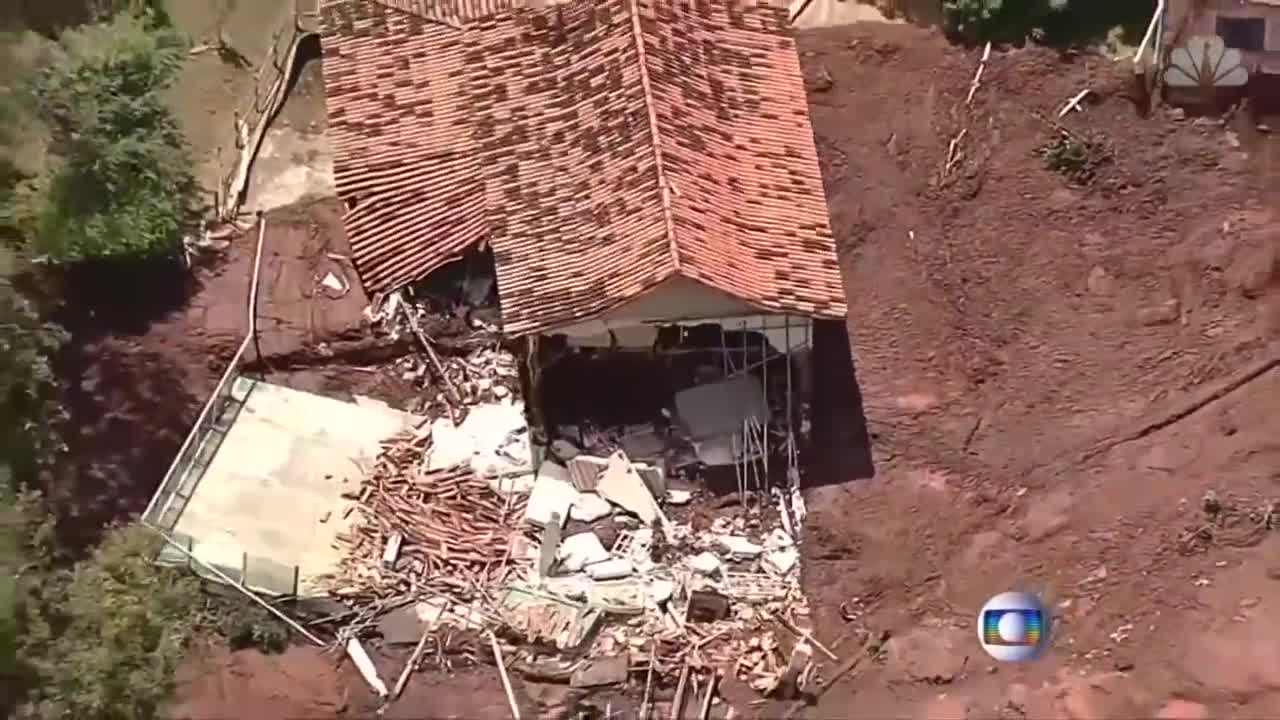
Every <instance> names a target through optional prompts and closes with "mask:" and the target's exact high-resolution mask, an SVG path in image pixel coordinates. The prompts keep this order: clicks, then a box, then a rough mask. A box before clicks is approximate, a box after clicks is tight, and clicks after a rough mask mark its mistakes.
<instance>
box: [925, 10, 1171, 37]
mask: <svg viewBox="0 0 1280 720" xmlns="http://www.w3.org/2000/svg"><path fill="white" fill-rule="evenodd" d="M1155 6H1156V3H1155V0H1129V1H1122V0H943V3H942V7H943V18H944V23H945V25H946V28H947V31H948V32H949V33H950V34H951V35H952V36H954V37H958V38H960V39H963V40H967V41H969V42H982V41H987V40H989V41H992V42H1010V43H1017V42H1021V41H1023V40H1025V39H1026V38H1028V37H1034V38H1036V39H1037V40H1039V41H1042V42H1045V43H1047V44H1050V45H1057V46H1080V45H1090V44H1094V43H1098V42H1101V41H1103V40H1104V39H1105V38H1106V37H1107V34H1108V33H1109V32H1111V31H1112V30H1114V29H1115V28H1117V27H1118V28H1120V29H1121V31H1122V32H1121V36H1122V37H1123V38H1124V39H1125V40H1126V41H1127V42H1130V43H1136V42H1137V41H1138V39H1139V38H1141V36H1142V33H1143V31H1144V30H1146V26H1147V23H1148V22H1149V21H1150V20H1151V16H1152V14H1153V13H1154V12H1155Z"/></svg>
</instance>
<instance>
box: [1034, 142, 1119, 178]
mask: <svg viewBox="0 0 1280 720" xmlns="http://www.w3.org/2000/svg"><path fill="white" fill-rule="evenodd" d="M1040 156H1041V157H1042V158H1044V164H1045V167H1047V168H1049V169H1050V170H1053V171H1054V172H1056V173H1059V174H1061V175H1063V176H1064V177H1066V178H1067V180H1069V181H1071V182H1073V183H1075V184H1077V185H1088V184H1089V183H1091V182H1093V179H1094V178H1095V177H1097V175H1098V170H1099V169H1100V168H1101V167H1102V166H1104V165H1107V164H1108V163H1110V162H1111V161H1112V159H1113V158H1114V154H1113V151H1112V149H1111V144H1110V143H1108V142H1107V141H1106V139H1104V138H1102V137H1100V136H1097V135H1086V136H1080V135H1076V134H1068V133H1066V132H1059V133H1058V135H1057V136H1056V137H1055V138H1054V139H1053V140H1051V141H1049V142H1048V143H1047V144H1046V145H1045V146H1044V147H1042V148H1041V149H1040Z"/></svg>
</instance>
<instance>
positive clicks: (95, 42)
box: [13, 12, 194, 263]
mask: <svg viewBox="0 0 1280 720" xmlns="http://www.w3.org/2000/svg"><path fill="white" fill-rule="evenodd" d="M185 57H186V54H185V51H184V44H183V42H182V41H181V39H180V38H179V36H178V35H177V34H176V33H174V32H173V31H172V30H170V29H167V28H164V27H156V26H155V25H154V23H153V21H152V16H151V15H150V14H149V13H145V12H144V13H141V14H134V13H128V12H126V13H121V14H118V15H116V16H114V17H113V18H112V19H111V20H109V21H107V22H103V23H98V24H94V25H85V26H83V27H79V28H75V29H71V30H66V31H64V32H63V33H62V35H61V37H60V38H59V40H58V43H57V45H56V47H55V48H54V49H53V50H52V51H51V52H50V55H49V57H48V58H47V59H46V60H45V62H44V64H43V68H42V69H41V70H40V71H39V73H38V74H37V76H36V77H35V79H34V81H33V82H32V84H31V88H30V97H31V102H32V105H33V107H34V109H35V112H36V114H37V115H38V117H39V118H40V120H41V121H43V123H44V124H45V125H46V126H47V129H48V131H49V140H50V143H49V161H50V162H48V163H47V167H46V168H45V169H44V170H43V171H41V172H40V173H39V174H38V175H37V176H36V177H34V178H31V179H29V180H27V181H24V182H23V183H21V184H20V186H19V188H18V190H17V191H16V193H15V197H14V209H13V214H14V217H15V221H16V223H17V225H18V227H19V229H20V230H21V231H22V234H23V235H24V237H25V238H26V240H27V242H28V243H29V246H30V249H31V254H32V256H33V257H34V258H37V259H45V260H49V261H53V262H60V263H61V262H75V261H81V260H93V259H139V258H145V257H153V256H159V255H168V254H173V253H176V252H177V251H178V250H179V249H180V248H181V234H182V230H183V227H184V224H185V223H186V222H187V220H188V219H189V207H190V199H191V197H192V193H193V190H194V182H193V179H192V176H191V171H190V165H191V163H190V159H189V156H188V153H187V148H186V142H185V139H184V138H183V135H182V132H181V130H180V129H179V127H178V124H177V121H176V120H175V118H174V117H173V114H172V112H171V111H170V110H169V108H168V106H167V105H166V104H165V102H164V98H163V96H162V93H163V91H164V89H165V88H166V87H168V86H169V85H170V84H171V83H172V82H173V81H174V79H175V77H176V75H177V72H178V70H179V69H180V68H181V66H182V63H183V61H184V59H185Z"/></svg>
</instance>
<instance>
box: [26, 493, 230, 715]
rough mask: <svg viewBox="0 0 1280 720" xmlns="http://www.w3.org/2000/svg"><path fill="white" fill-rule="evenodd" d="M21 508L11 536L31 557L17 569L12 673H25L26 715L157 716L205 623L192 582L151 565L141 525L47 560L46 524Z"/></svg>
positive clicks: (150, 539)
mask: <svg viewBox="0 0 1280 720" xmlns="http://www.w3.org/2000/svg"><path fill="white" fill-rule="evenodd" d="M24 512H25V514H24V517H25V518H26V521H25V523H23V524H22V525H21V527H22V528H23V531H24V532H26V533H27V535H26V536H20V537H19V538H18V542H17V544H19V545H21V546H23V551H24V552H25V553H26V555H27V557H28V558H34V559H35V560H34V561H33V562H29V563H28V564H27V566H26V569H25V570H23V571H20V572H18V573H17V576H16V577H17V583H18V585H17V590H16V592H15V593H14V595H15V596H16V598H17V602H16V606H17V609H18V611H17V615H16V617H17V621H16V625H17V627H18V630H19V632H18V634H17V638H16V642H15V643H14V645H15V646H16V648H17V653H18V657H19V658H21V663H22V664H21V665H19V666H18V667H17V669H16V670H15V674H16V675H17V676H18V677H25V678H27V679H28V685H27V697H26V702H27V704H28V706H29V708H30V710H31V711H32V714H33V715H34V716H35V717H42V718H46V717H47V718H55V717H92V718H102V719H103V720H113V719H115V718H120V719H121V720H124V719H125V718H153V717H156V716H157V715H158V714H159V712H160V709H161V708H162V707H163V705H164V703H165V702H166V701H167V700H168V697H169V695H170V693H171V692H172V689H173V678H174V673H175V671H176V669H177V666H178V664H179V662H180V661H181V659H182V652H183V650H184V648H185V647H186V645H187V642H188V641H189V640H190V639H191V637H192V636H193V634H194V633H195V632H196V631H197V630H198V628H199V627H200V626H201V623H202V622H203V621H204V617H205V614H204V612H203V607H204V597H203V595H202V593H201V589H200V580H199V579H197V578H196V577H194V576H193V575H191V574H190V573H186V572H182V571H178V570H172V569H168V568H163V567H160V566H158V565H156V564H155V562H154V557H155V551H156V549H157V545H156V543H157V541H158V540H157V538H156V537H155V536H154V535H153V534H152V533H151V531H150V530H148V529H146V528H144V527H142V526H131V527H127V528H123V529H118V530H115V531H113V532H112V533H110V534H109V535H108V536H107V538H106V540H104V541H103V544H102V545H101V546H100V547H99V548H98V549H97V550H96V551H95V552H94V553H93V555H92V556H91V557H89V558H87V559H85V560H82V561H80V562H78V563H76V564H75V565H74V566H72V567H69V568H68V567H65V566H59V565H54V564H52V563H50V562H49V561H48V558H51V557H53V552H52V548H51V547H50V546H48V544H47V542H48V541H47V537H48V536H49V530H48V526H47V524H46V523H39V522H33V521H32V520H31V518H33V517H35V518H38V517H40V514H39V512H38V511H37V510H35V509H34V508H33V507H30V506H28V507H27V508H26V509H25V511H24ZM13 534H18V535H21V533H13ZM42 543H43V544H42Z"/></svg>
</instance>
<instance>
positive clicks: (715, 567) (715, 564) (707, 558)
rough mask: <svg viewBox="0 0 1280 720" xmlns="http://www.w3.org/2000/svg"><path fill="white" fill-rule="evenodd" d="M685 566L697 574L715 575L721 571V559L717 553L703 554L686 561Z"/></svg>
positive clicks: (688, 558)
mask: <svg viewBox="0 0 1280 720" xmlns="http://www.w3.org/2000/svg"><path fill="white" fill-rule="evenodd" d="M684 563H685V565H688V566H689V569H691V570H693V571H694V572H696V573H701V574H703V575H715V574H716V573H717V572H719V571H720V558H719V557H717V556H716V554H715V553H711V552H703V553H698V554H697V555H692V556H690V557H687V558H685V559H684Z"/></svg>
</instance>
